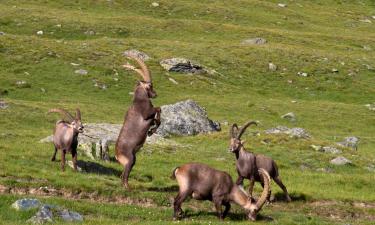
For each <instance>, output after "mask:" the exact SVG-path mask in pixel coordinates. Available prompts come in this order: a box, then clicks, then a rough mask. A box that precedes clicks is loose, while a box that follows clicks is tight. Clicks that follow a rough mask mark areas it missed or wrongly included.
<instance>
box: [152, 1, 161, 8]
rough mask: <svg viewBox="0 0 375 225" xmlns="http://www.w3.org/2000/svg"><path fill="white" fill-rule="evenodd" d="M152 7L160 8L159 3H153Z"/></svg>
mask: <svg viewBox="0 0 375 225" xmlns="http://www.w3.org/2000/svg"><path fill="white" fill-rule="evenodd" d="M151 6H153V7H158V6H159V3H157V2H153V3H151Z"/></svg>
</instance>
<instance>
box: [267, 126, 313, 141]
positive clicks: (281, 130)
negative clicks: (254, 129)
mask: <svg viewBox="0 0 375 225" xmlns="http://www.w3.org/2000/svg"><path fill="white" fill-rule="evenodd" d="M265 133H266V134H287V135H289V136H290V137H295V138H305V139H307V138H310V137H311V135H310V134H309V133H308V132H307V131H306V130H305V129H303V128H299V127H293V128H288V127H285V126H277V127H274V128H270V129H268V130H266V131H265Z"/></svg>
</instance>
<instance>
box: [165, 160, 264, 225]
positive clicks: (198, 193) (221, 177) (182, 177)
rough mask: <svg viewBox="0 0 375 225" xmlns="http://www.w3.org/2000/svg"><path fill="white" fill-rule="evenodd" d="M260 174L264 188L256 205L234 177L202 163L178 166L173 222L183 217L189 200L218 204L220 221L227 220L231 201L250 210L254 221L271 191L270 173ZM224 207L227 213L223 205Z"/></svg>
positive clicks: (175, 176)
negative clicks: (187, 199) (189, 198)
mask: <svg viewBox="0 0 375 225" xmlns="http://www.w3.org/2000/svg"><path fill="white" fill-rule="evenodd" d="M259 173H260V174H261V176H262V180H263V182H264V187H263V188H264V189H263V192H262V195H261V196H260V197H259V199H258V201H256V202H253V200H252V198H250V197H249V196H248V195H247V194H246V192H245V191H244V190H242V188H241V187H239V186H237V185H236V184H234V183H233V180H232V177H231V176H230V175H229V174H228V173H226V172H223V171H219V170H216V169H213V168H211V167H209V166H207V165H204V164H200V163H188V164H185V165H183V166H180V167H177V168H176V169H174V171H173V173H172V178H173V179H176V180H177V182H178V186H179V192H178V195H177V196H176V198H175V199H174V203H173V207H174V214H173V219H178V217H180V216H181V214H182V209H181V204H182V202H183V201H184V200H185V199H186V198H187V197H190V196H192V198H194V199H197V200H210V201H212V202H213V203H214V204H215V208H216V211H217V213H218V217H219V219H220V220H222V219H224V218H225V216H226V215H227V214H228V212H229V210H230V202H235V203H236V204H238V205H240V206H241V207H242V208H244V209H245V210H246V211H247V213H248V214H247V216H248V218H249V219H250V220H255V219H256V215H257V213H258V212H259V211H260V210H261V209H262V206H263V205H264V203H265V202H266V200H267V197H268V196H267V195H268V193H269V189H270V186H269V185H270V177H269V175H268V173H267V171H265V170H263V169H260V170H259ZM223 205H224V206H225V210H224V212H223V211H222V206H223Z"/></svg>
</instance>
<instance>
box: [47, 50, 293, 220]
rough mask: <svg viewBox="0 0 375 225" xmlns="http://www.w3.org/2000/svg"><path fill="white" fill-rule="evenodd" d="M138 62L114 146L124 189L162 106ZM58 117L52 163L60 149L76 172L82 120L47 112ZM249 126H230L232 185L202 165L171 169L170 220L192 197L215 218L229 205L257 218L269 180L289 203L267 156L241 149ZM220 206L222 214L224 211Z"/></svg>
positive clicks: (222, 174)
mask: <svg viewBox="0 0 375 225" xmlns="http://www.w3.org/2000/svg"><path fill="white" fill-rule="evenodd" d="M128 58H129V59H133V60H134V61H136V62H137V63H138V65H139V66H140V68H136V67H135V66H133V65H131V64H129V63H126V64H125V65H123V67H124V68H126V69H129V70H133V71H135V72H136V73H137V74H139V75H140V76H141V78H142V80H141V81H138V83H137V85H136V87H135V91H134V97H133V103H132V105H131V106H130V108H129V109H128V111H127V113H126V115H125V120H124V124H123V126H122V128H121V131H120V134H119V136H118V139H117V142H116V147H115V150H116V153H115V157H116V159H117V161H118V162H119V163H120V164H121V165H122V166H123V173H122V175H121V179H122V185H123V186H124V188H126V189H130V188H129V184H128V178H129V174H130V172H131V170H132V168H133V166H134V164H135V162H136V153H137V151H138V150H139V149H140V148H141V147H142V146H143V144H144V143H145V140H146V138H147V136H151V135H152V134H153V133H155V132H156V130H157V129H158V127H159V125H160V113H161V109H160V107H154V106H153V105H152V102H151V99H152V98H155V97H156V92H155V91H154V90H153V86H152V80H151V73H150V71H149V70H148V68H147V66H146V64H145V63H144V62H143V61H142V60H141V59H139V58H138V57H136V56H128ZM48 112H49V113H51V112H56V113H60V114H61V116H62V117H63V119H62V120H59V121H57V122H56V125H55V129H54V136H53V144H54V154H53V157H52V159H51V160H52V161H55V160H56V153H57V151H58V150H61V169H62V171H64V167H65V154H66V153H67V152H70V153H71V154H72V158H73V166H74V170H77V145H78V135H79V133H83V131H84V127H83V125H82V122H81V112H80V110H79V109H77V110H76V115H75V117H73V116H72V115H71V114H70V113H69V112H67V111H65V110H64V109H50V110H49V111H48ZM250 125H257V123H256V122H255V121H250V122H248V123H246V124H245V125H244V126H243V127H241V128H240V129H239V128H238V126H237V124H233V125H232V127H231V129H230V147H229V150H230V152H232V153H234V154H235V155H236V169H237V173H238V179H237V181H236V182H235V183H234V182H233V180H232V177H231V176H230V175H229V174H228V173H226V172H223V171H219V170H216V169H213V168H211V167H209V166H207V165H204V164H200V163H187V164H185V165H182V166H180V167H177V168H175V169H174V170H173V173H172V176H171V178H173V179H176V180H177V183H178V186H179V192H178V195H177V196H176V197H175V199H174V203H173V208H174V214H173V219H179V218H181V216H182V212H183V211H182V209H181V204H182V203H183V202H184V201H185V200H186V199H187V198H188V197H192V198H194V199H197V200H209V201H212V202H213V203H214V205H215V208H216V211H217V213H218V218H219V219H221V220H222V219H224V218H225V217H226V215H227V214H228V212H229V210H230V207H231V205H230V203H231V202H234V203H236V204H238V205H240V206H241V207H242V208H244V209H245V211H246V212H247V217H248V219H250V220H255V219H256V215H257V213H258V212H259V211H260V210H261V208H262V207H263V205H264V204H265V203H266V202H267V201H269V199H270V194H271V189H270V184H271V178H272V179H273V180H274V181H275V183H276V184H278V185H279V186H280V188H281V189H282V190H283V191H284V194H285V197H286V200H287V201H288V202H290V201H291V198H290V196H289V194H288V191H287V189H286V187H285V186H284V184H283V183H282V181H281V179H280V176H279V171H278V168H277V165H276V163H275V161H274V160H272V159H271V158H269V157H267V156H264V155H261V154H254V153H251V152H248V151H246V150H245V147H244V141H242V140H241V136H242V135H243V134H244V132H245V131H246V129H247V128H248V127H249V126H250ZM245 178H246V179H249V180H250V187H249V193H246V191H245V190H244V189H243V188H242V185H243V180H244V179H245ZM255 181H258V182H260V183H261V185H262V187H263V191H262V194H261V196H260V197H259V198H258V200H255V198H253V194H252V192H253V187H254V182H255ZM222 206H224V207H225V208H224V211H223V210H222Z"/></svg>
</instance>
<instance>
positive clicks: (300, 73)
mask: <svg viewBox="0 0 375 225" xmlns="http://www.w3.org/2000/svg"><path fill="white" fill-rule="evenodd" d="M297 75H298V76H300V77H308V76H309V74H308V73H306V72H298V73H297Z"/></svg>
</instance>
